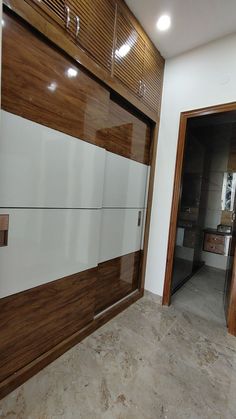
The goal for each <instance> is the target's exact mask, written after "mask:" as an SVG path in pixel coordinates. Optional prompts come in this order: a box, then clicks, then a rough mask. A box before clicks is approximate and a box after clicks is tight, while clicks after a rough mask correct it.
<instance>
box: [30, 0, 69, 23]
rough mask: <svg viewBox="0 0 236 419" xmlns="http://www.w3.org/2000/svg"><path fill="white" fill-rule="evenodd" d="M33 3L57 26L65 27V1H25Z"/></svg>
mask: <svg viewBox="0 0 236 419" xmlns="http://www.w3.org/2000/svg"><path fill="white" fill-rule="evenodd" d="M26 1H29V2H30V1H31V2H34V3H35V4H36V5H37V6H38V7H41V8H42V10H44V11H45V12H46V13H47V14H48V15H49V16H51V17H52V18H53V19H54V20H55V21H56V22H57V23H58V24H59V25H61V26H65V3H66V2H65V0H40V1H38V0H26Z"/></svg>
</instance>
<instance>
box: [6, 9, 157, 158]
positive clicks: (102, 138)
mask: <svg viewBox="0 0 236 419" xmlns="http://www.w3.org/2000/svg"><path fill="white" fill-rule="evenodd" d="M4 21H5V25H4V31H3V68H2V108H3V109H4V110H6V111H8V112H11V113H14V114H17V115H19V116H22V117H24V118H27V119H30V120H32V121H35V122H38V123H40V124H42V125H45V126H48V127H50V128H54V129H56V130H58V131H61V132H64V133H66V134H69V135H72V136H74V137H78V138H80V139H82V140H85V141H88V142H91V143H93V144H95V145H98V146H100V147H103V148H106V149H107V150H108V151H111V152H113V153H116V154H119V155H121V156H124V157H128V158H130V159H133V160H136V161H139V162H141V163H145V164H149V152H150V142H151V130H150V125H149V124H147V123H146V122H144V121H143V120H142V119H140V118H138V117H136V116H134V115H133V114H132V113H131V112H129V111H128V110H127V109H125V108H124V107H123V106H121V105H119V104H117V103H116V102H114V101H113V100H111V99H110V94H109V92H108V91H107V90H106V89H104V88H103V87H102V86H100V85H99V84H98V83H97V82H96V81H94V80H93V79H92V78H91V77H89V76H88V75H87V74H85V73H84V72H83V71H82V70H81V68H80V67H76V66H75V65H74V64H73V63H72V62H71V61H70V59H68V58H66V57H65V56H64V55H63V54H61V53H60V52H59V51H57V50H56V49H55V48H54V47H52V46H51V45H49V44H47V43H46V42H45V41H44V40H43V39H41V38H40V37H39V36H37V35H36V34H35V33H33V32H32V31H31V30H29V28H28V27H27V26H25V25H24V24H22V22H21V21H19V20H18V19H17V18H15V17H13V16H11V15H8V14H7V13H4ZM16 37H17V40H18V42H17V44H16V43H15V39H16ZM68 70H70V71H72V74H73V75H75V76H73V75H72V77H68ZM9 74H11V77H9Z"/></svg>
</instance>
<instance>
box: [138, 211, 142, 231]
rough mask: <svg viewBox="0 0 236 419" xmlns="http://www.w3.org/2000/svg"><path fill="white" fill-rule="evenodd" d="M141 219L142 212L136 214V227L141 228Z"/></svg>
mask: <svg viewBox="0 0 236 419" xmlns="http://www.w3.org/2000/svg"><path fill="white" fill-rule="evenodd" d="M141 219H142V211H139V212H138V227H140V226H141Z"/></svg>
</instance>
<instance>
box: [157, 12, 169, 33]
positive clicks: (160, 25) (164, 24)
mask: <svg viewBox="0 0 236 419" xmlns="http://www.w3.org/2000/svg"><path fill="white" fill-rule="evenodd" d="M170 25H171V19H170V16H168V15H162V16H160V17H159V19H158V21H157V29H159V31H166V30H167V29H169V27H170Z"/></svg>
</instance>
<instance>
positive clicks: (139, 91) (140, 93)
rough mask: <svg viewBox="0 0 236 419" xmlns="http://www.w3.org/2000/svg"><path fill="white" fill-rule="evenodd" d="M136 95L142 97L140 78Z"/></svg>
mask: <svg viewBox="0 0 236 419" xmlns="http://www.w3.org/2000/svg"><path fill="white" fill-rule="evenodd" d="M138 95H139V97H142V80H139V89H138Z"/></svg>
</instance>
